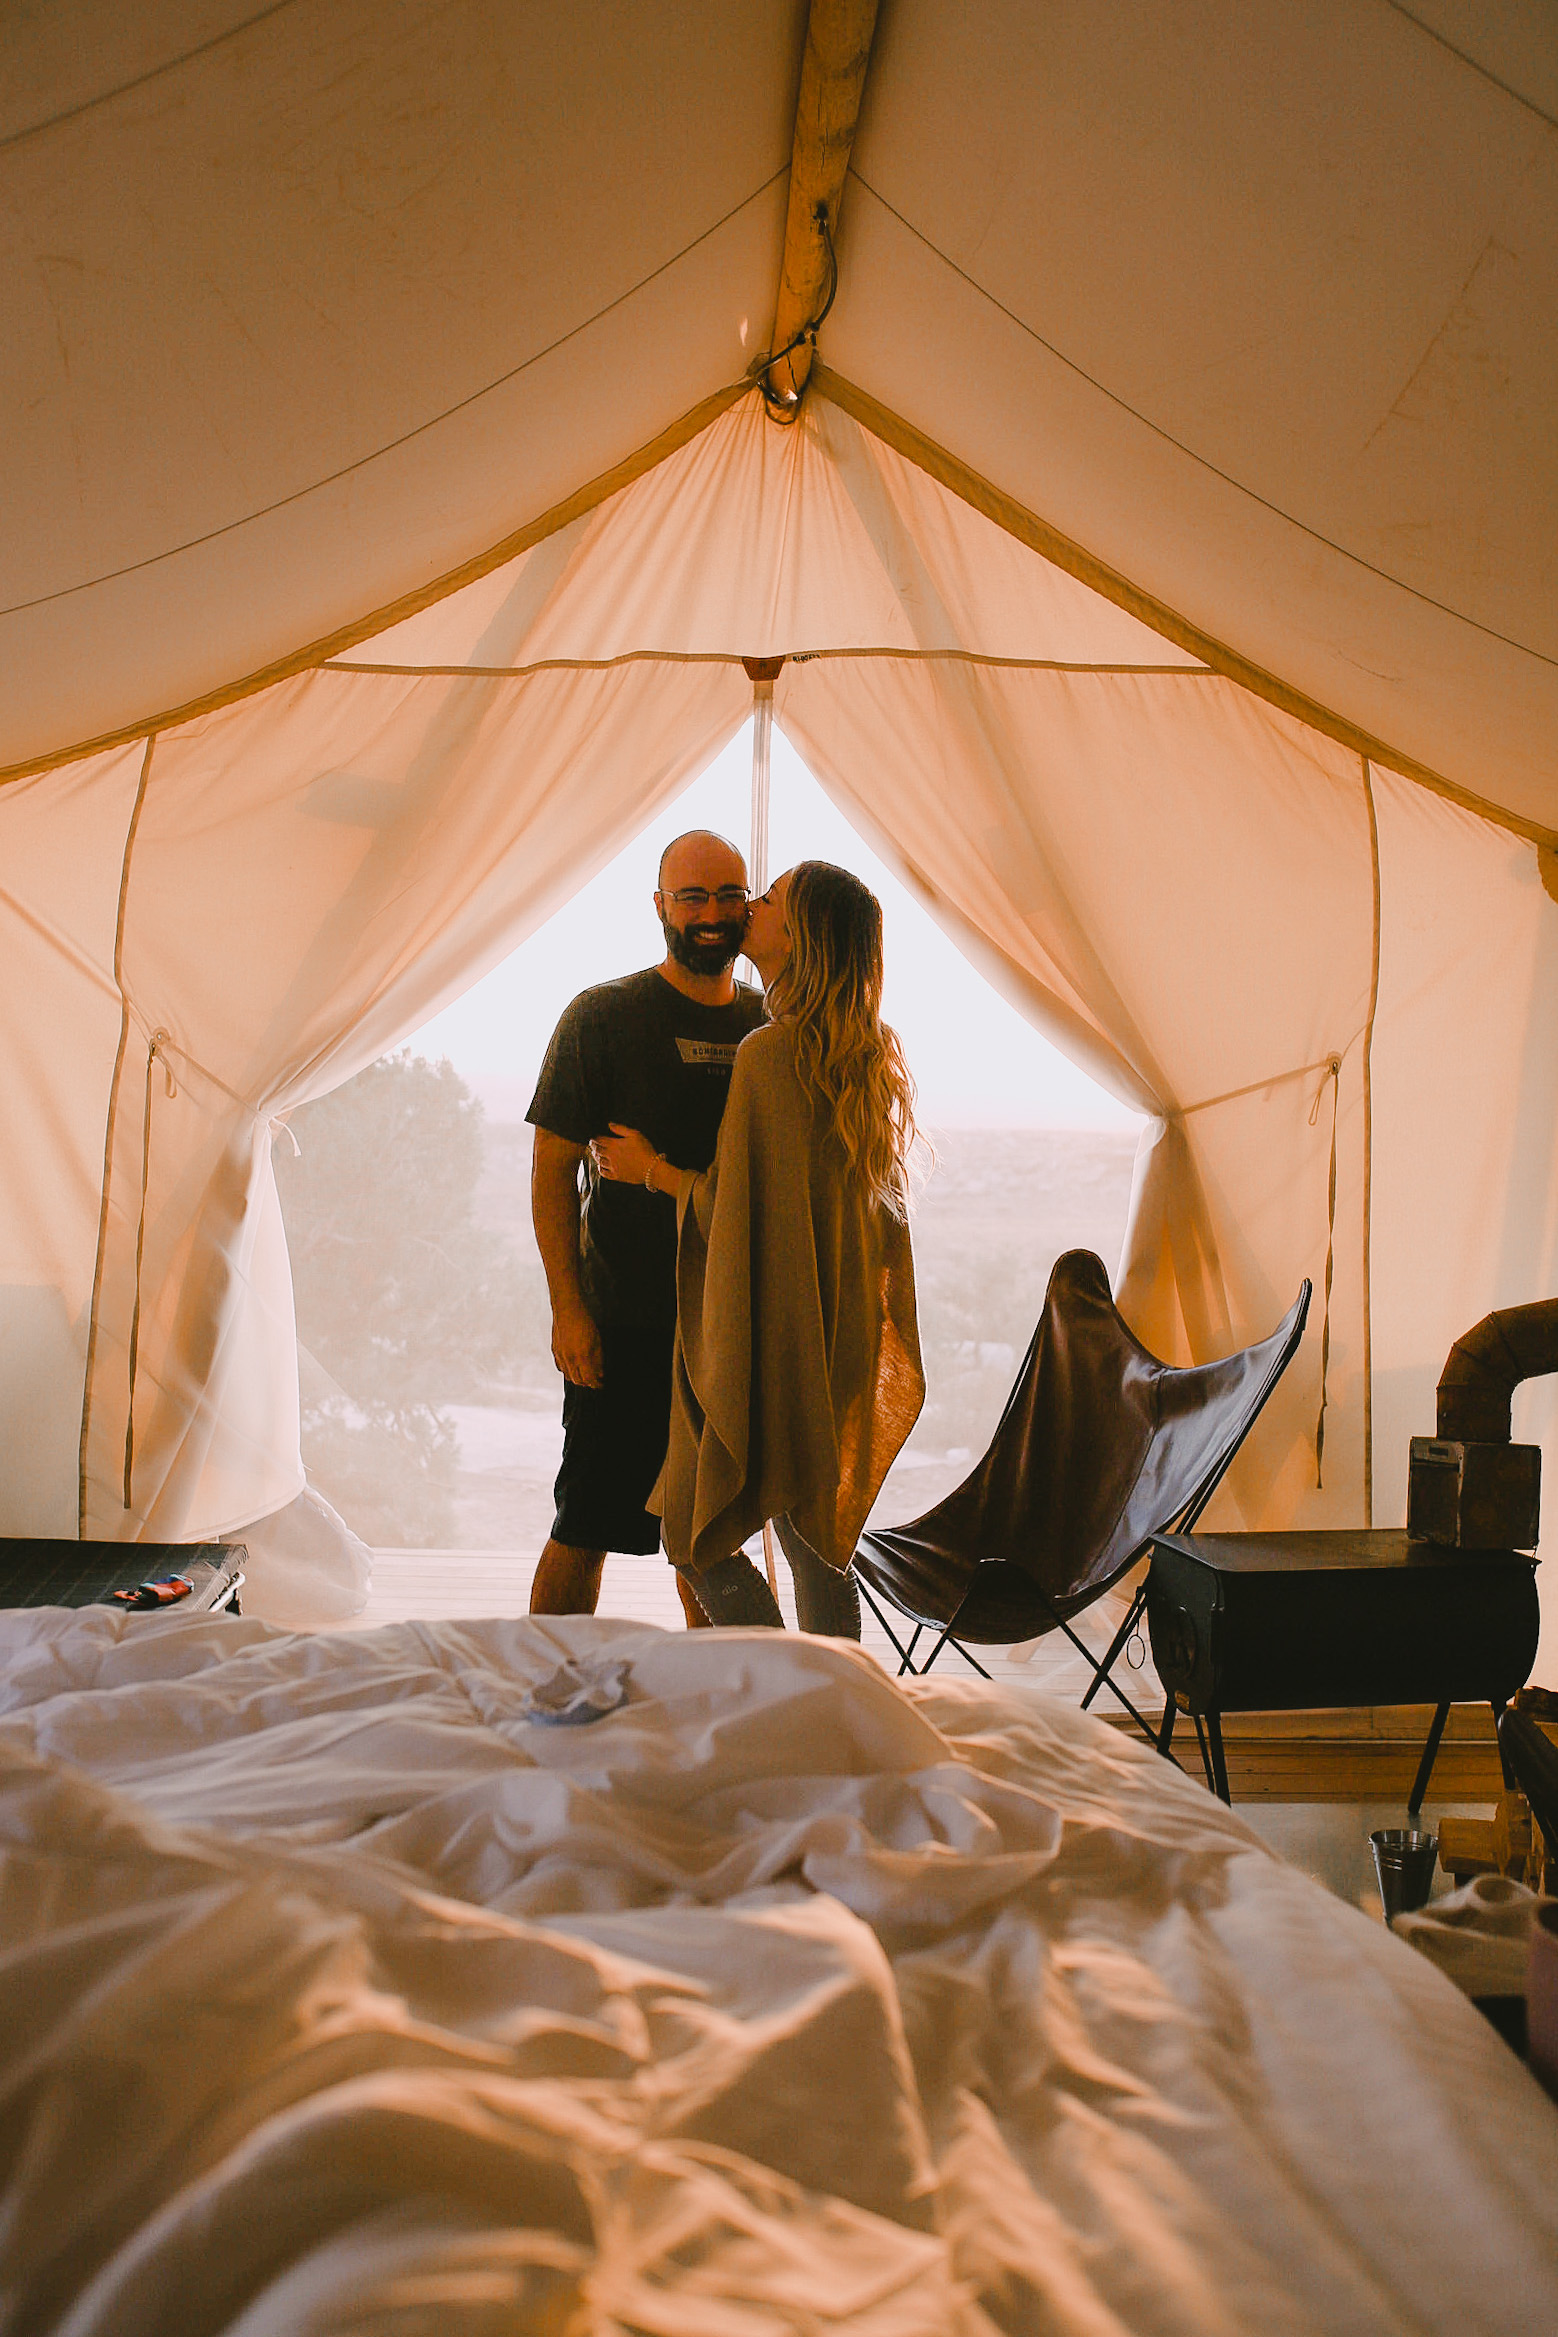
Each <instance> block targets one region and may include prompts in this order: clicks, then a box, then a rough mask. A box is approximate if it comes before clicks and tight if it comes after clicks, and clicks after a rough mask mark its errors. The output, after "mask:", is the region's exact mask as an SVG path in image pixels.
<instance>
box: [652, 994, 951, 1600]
mask: <svg viewBox="0 0 1558 2337" xmlns="http://www.w3.org/2000/svg"><path fill="white" fill-rule="evenodd" d="M680 1216H681V1224H680V1239H679V1244H678V1249H677V1262H676V1286H677V1326H676V1365H675V1372H674V1376H673V1392H672V1400H671V1441H670V1449H669V1451H668V1452H667V1454H666V1462H665V1468H664V1470H663V1472H662V1474H661V1478H660V1482H659V1485H658V1487H657V1488H656V1491H655V1493H654V1495H653V1496H652V1497H651V1502H650V1506H651V1508H653V1509H657V1510H658V1511H659V1512H660V1515H661V1517H662V1519H663V1521H664V1540H665V1547H666V1551H667V1554H668V1555H669V1557H670V1558H671V1559H672V1561H673V1562H674V1563H675V1564H678V1565H687V1566H692V1567H699V1566H709V1565H712V1564H714V1562H715V1561H716V1560H718V1559H720V1558H724V1557H728V1556H729V1554H730V1553H731V1551H733V1550H737V1549H739V1548H740V1547H741V1545H742V1543H743V1542H745V1541H746V1540H747V1538H748V1537H749V1536H750V1535H751V1534H753V1533H755V1532H756V1531H757V1530H758V1529H759V1528H760V1527H761V1526H762V1524H763V1522H764V1521H765V1519H769V1518H774V1517H779V1516H782V1515H785V1514H788V1515H789V1516H790V1517H791V1518H792V1519H793V1520H794V1522H795V1524H796V1526H797V1528H798V1529H799V1531H800V1533H801V1534H802V1535H803V1536H804V1537H805V1539H806V1540H807V1541H808V1542H809V1543H810V1544H811V1546H812V1548H813V1549H814V1550H815V1551H816V1552H817V1553H818V1555H819V1557H822V1558H825V1559H826V1560H827V1561H828V1563H829V1564H830V1565H831V1566H836V1567H838V1568H839V1569H840V1570H842V1569H843V1568H845V1567H847V1566H848V1564H849V1561H850V1558H851V1557H852V1555H853V1553H854V1549H855V1545H856V1543H857V1541H858V1540H859V1537H860V1530H861V1528H862V1527H863V1526H864V1524H865V1521H866V1518H867V1515H868V1514H869V1511H870V1508H871V1504H872V1503H873V1501H874V1500H875V1499H876V1496H877V1494H878V1492H879V1491H880V1489H881V1484H882V1480H883V1478H884V1477H885V1476H886V1474H887V1471H888V1469H889V1468H890V1466H891V1465H892V1462H893V1459H894V1457H895V1455H896V1454H897V1452H898V1450H899V1447H900V1446H901V1445H902V1444H903V1441H904V1439H905V1437H907V1435H908V1433H909V1431H910V1429H911V1428H912V1427H913V1425H914V1422H915V1419H916V1417H917V1415H918V1413H919V1409H920V1406H921V1404H922V1403H923V1402H924V1398H925V1376H924V1373H923V1372H922V1370H921V1368H920V1342H919V1330H918V1326H917V1323H916V1320H915V1309H914V1262H913V1258H912V1256H911V1254H910V1249H909V1234H908V1229H907V1227H906V1226H904V1225H903V1224H902V1223H901V1222H900V1221H899V1220H898V1219H896V1218H893V1217H891V1216H889V1215H888V1214H887V1212H886V1211H885V1210H881V1209H877V1208H873V1207H871V1206H869V1205H867V1204H866V1203H864V1202H863V1201H862V1200H861V1199H860V1197H859V1196H858V1194H857V1193H856V1191H855V1190H853V1189H852V1185H851V1182H850V1181H849V1180H848V1179H847V1177H846V1173H845V1165H844V1160H843V1156H842V1153H841V1152H840V1151H839V1148H838V1145H837V1142H836V1140H834V1139H832V1138H831V1137H828V1136H825V1135H823V1134H822V1133H821V1132H820V1130H819V1129H818V1127H817V1126H816V1125H815V1124H814V1121H813V1114H812V1107H811V1102H810V1099H809V1097H808V1095H807V1094H806V1092H805V1090H804V1089H803V1088H802V1086H801V1083H800V1080H799V1078H798V1076H797V1074H796V1069H795V1054H794V1041H793V1039H792V1037H791V1034H790V1033H789V1032H788V1031H787V1030H786V1029H785V1028H784V1027H783V1025H782V1024H781V1025H771V1026H769V1027H768V1028H766V1029H763V1030H759V1031H754V1032H753V1033H752V1035H751V1036H750V1037H749V1038H747V1039H745V1040H743V1042H742V1044H741V1047H740V1049H739V1051H738V1052H737V1055H736V1064H735V1070H734V1073H733V1075H732V1077H731V1083H730V1099H729V1101H728V1103H727V1104H726V1106H725V1117H724V1119H723V1121H722V1123H721V1126H720V1138H719V1149H718V1151H717V1152H716V1154H715V1156H714V1165H713V1167H712V1168H710V1169H709V1170H707V1171H706V1172H705V1173H704V1174H703V1175H702V1176H700V1177H699V1178H698V1179H697V1181H696V1183H695V1184H694V1186H693V1188H692V1190H691V1192H690V1193H689V1194H688V1195H687V1196H686V1198H685V1199H684V1200H683V1203H682V1206H681V1213H680Z"/></svg>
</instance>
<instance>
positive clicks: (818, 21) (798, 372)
mask: <svg viewBox="0 0 1558 2337" xmlns="http://www.w3.org/2000/svg"><path fill="white" fill-rule="evenodd" d="M876 11H877V0H811V13H810V15H809V17H808V19H807V24H806V53H805V56H804V58H803V59H802V62H801V92H800V97H799V99H798V100H797V103H796V108H795V144H794V147H793V149H792V152H791V158H790V206H789V211H788V213H787V215H786V219H785V229H784V259H783V261H782V263H781V265H780V269H779V297H778V300H777V302H776V303H775V307H774V329H773V335H772V338H771V339H770V341H769V344H768V346H769V351H770V355H769V358H768V362H767V364H766V365H765V366H764V368H763V374H762V386H763V394H764V396H765V397H766V398H767V400H768V410H769V412H770V413H771V414H773V415H774V417H775V418H776V420H780V421H793V420H794V418H795V415H796V413H797V412H798V410H799V408H800V402H801V392H802V391H803V390H804V389H805V387H806V379H807V376H808V374H809V373H810V372H811V361H812V354H813V350H814V348H815V328H816V326H817V324H818V323H819V321H820V320H821V318H822V316H823V315H824V314H825V313H826V311H827V309H828V307H829V306H830V305H831V302H832V298H833V292H834V289H835V286H836V284H837V281H838V278H837V264H836V261H835V258H834V244H835V239H836V237H837V234H838V214H839V202H840V199H841V197H842V195H843V191H844V176H845V173H846V171H847V170H848V169H849V152H850V148H851V147H852V146H853V144H854V142H855V125H856V124H857V123H858V121H859V119H860V101H861V97H862V95H863V94H864V91H865V85H866V67H867V66H868V65H869V63H870V61H871V36H872V34H873V32H874V31H875V29H876Z"/></svg>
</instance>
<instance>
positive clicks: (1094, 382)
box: [850, 171, 1558, 760]
mask: <svg viewBox="0 0 1558 2337" xmlns="http://www.w3.org/2000/svg"><path fill="white" fill-rule="evenodd" d="M850 175H851V177H852V178H853V179H854V180H855V183H856V184H857V185H858V186H860V187H862V188H863V189H864V190H865V192H866V193H867V194H868V195H869V196H871V198H872V200H873V201H874V202H877V203H879V204H880V205H881V207H882V209H883V210H884V211H885V212H887V213H888V215H889V217H891V218H893V219H896V220H897V222H898V224H899V226H900V227H902V228H903V229H904V230H905V232H906V233H907V234H909V235H912V236H913V237H914V239H915V241H916V242H917V243H921V244H923V245H924V247H925V249H926V250H927V251H928V252H929V253H931V255H932V256H933V257H934V258H935V259H938V260H940V262H941V264H942V266H943V267H944V268H948V269H950V270H951V272H952V274H953V275H954V276H956V277H957V279H958V281H959V282H960V283H962V284H966V285H967V286H968V288H969V290H970V291H971V292H973V293H975V294H977V296H978V297H979V298H980V299H981V300H984V301H986V302H988V304H989V305H990V307H991V308H993V309H994V310H995V311H996V313H997V314H998V315H999V316H1004V317H1005V318H1006V319H1007V321H1008V322H1009V323H1010V324H1013V325H1015V326H1016V328H1017V330H1018V331H1019V332H1020V333H1026V334H1027V336H1028V338H1029V340H1031V341H1033V342H1035V343H1036V344H1037V346H1038V347H1039V348H1041V349H1043V350H1044V351H1045V352H1046V354H1047V355H1049V356H1051V357H1053V358H1054V359H1055V362H1056V363H1057V364H1058V365H1063V366H1065V368H1066V370H1067V372H1068V373H1074V374H1075V375H1076V377H1077V379H1078V381H1085V382H1086V383H1087V385H1088V387H1089V389H1095V390H1096V391H1097V392H1098V394H1099V396H1100V397H1102V398H1107V399H1108V400H1109V403H1110V404H1111V405H1112V406H1117V407H1118V408H1119V410H1120V412H1121V413H1122V414H1128V415H1129V416H1130V418H1131V420H1132V421H1133V422H1139V423H1140V424H1141V426H1142V428H1143V429H1144V430H1150V431H1151V432H1152V435H1153V436H1154V438H1159V439H1161V440H1162V441H1163V444H1164V445H1165V446H1171V447H1173V449H1174V451H1175V453H1176V454H1182V455H1183V456H1184V457H1185V460H1186V461H1187V462H1192V463H1195V464H1196V465H1197V466H1198V467H1199V468H1200V469H1201V470H1204V471H1205V472H1207V473H1208V475H1209V476H1210V477H1212V478H1214V479H1221V481H1222V483H1223V485H1224V486H1225V487H1231V488H1232V489H1233V491H1234V493H1235V494H1236V495H1244V496H1247V497H1248V498H1249V500H1250V502H1252V503H1255V504H1258V505H1259V507H1260V509H1261V510H1262V511H1269V512H1270V513H1271V515H1272V517H1273V518H1274V519H1280V520H1281V521H1282V522H1283V524H1284V525H1285V526H1287V527H1291V528H1296V529H1297V531H1298V533H1299V534H1300V535H1305V536H1307V537H1308V538H1309V540H1310V542H1311V543H1315V544H1323V545H1324V546H1325V548H1326V550H1327V551H1330V552H1334V553H1335V554H1336V556H1337V558H1338V559H1339V560H1346V561H1347V562H1348V563H1349V564H1350V565H1351V566H1353V567H1355V568H1359V569H1361V570H1362V571H1363V573H1364V574H1365V575H1366V576H1374V577H1377V578H1378V579H1379V581H1380V583H1381V584H1388V585H1390V586H1392V587H1393V588H1394V590H1395V591H1397V592H1404V593H1407V594H1408V595H1409V596H1410V597H1411V598H1412V599H1413V600H1415V601H1420V602H1421V603H1422V605H1423V606H1424V607H1425V608H1430V609H1437V610H1438V612H1439V614H1440V615H1441V616H1445V617H1453V618H1454V619H1455V621H1456V623H1457V624H1460V625H1469V626H1470V627H1471V628H1472V630H1473V631H1474V632H1477V633H1481V634H1482V635H1483V636H1484V638H1485V639H1487V640H1489V641H1497V642H1499V643H1501V644H1502V645H1503V647H1504V648H1506V649H1513V650H1514V651H1516V653H1517V654H1518V655H1520V656H1522V657H1529V658H1532V659H1534V660H1535V661H1536V663H1537V664H1538V665H1547V666H1554V667H1558V657H1552V656H1549V655H1548V653H1547V651H1546V650H1543V649H1536V648H1534V647H1533V646H1532V644H1531V643H1530V642H1529V641H1516V640H1515V639H1514V638H1513V637H1512V636H1511V635H1510V634H1508V633H1501V632H1499V630H1498V628H1497V627H1496V626H1494V625H1485V624H1483V623H1482V621H1481V619H1480V618H1478V617H1472V616H1468V615H1467V613H1466V611H1465V610H1464V609H1457V608H1452V607H1451V606H1450V604H1449V602H1448V601H1442V600H1435V599H1434V597H1433V594H1432V593H1428V592H1421V591H1419V589H1418V587H1417V586H1416V585H1415V584H1408V583H1406V582H1405V580H1404V579H1403V578H1401V577H1399V576H1392V574H1391V573H1390V570H1389V569H1388V568H1378V567H1376V566H1375V564H1374V562H1373V561H1372V560H1365V559H1364V558H1363V556H1362V554H1361V553H1358V552H1350V551H1349V550H1348V549H1347V547H1346V545H1345V544H1339V543H1337V541H1336V540H1335V538H1334V537H1333V536H1328V535H1325V534H1323V533H1322V532H1321V530H1320V529H1319V528H1317V527H1311V526H1310V525H1309V523H1308V521H1307V520H1302V519H1298V518H1296V517H1295V516H1294V514H1293V513H1292V512H1291V511H1284V509H1283V508H1282V505H1281V504H1280V503H1273V502H1272V501H1271V500H1270V498H1269V497H1268V496H1265V495H1262V494H1260V493H1259V492H1258V490H1257V489H1256V488H1254V487H1248V486H1246V485H1245V483H1244V481H1243V480H1242V479H1237V478H1235V477H1234V475H1233V473H1232V471H1225V470H1222V469H1221V468H1220V467H1219V466H1218V465H1217V464H1216V463H1214V462H1213V461H1212V460H1211V459H1210V457H1209V456H1207V455H1204V454H1198V453H1197V452H1196V450H1195V448H1194V447H1193V446H1187V445H1186V443H1185V441H1184V440H1183V439H1182V438H1176V437H1175V436H1174V434H1173V432H1172V431H1171V430H1165V429H1164V427H1163V425H1162V423H1161V422H1154V421H1153V419H1152V417H1151V415H1150V414H1144V413H1143V412H1142V411H1141V409H1140V407H1139V406H1133V405H1132V404H1131V403H1130V401H1129V399H1127V398H1123V397H1122V396H1121V395H1120V393H1119V391H1118V390H1112V389H1111V388H1110V387H1109V385H1108V383H1107V382H1105V381H1100V380H1099V378H1098V376H1097V375H1096V374H1093V373H1089V372H1088V370H1087V368H1086V367H1085V366H1083V365H1079V364H1078V363H1077V361H1076V359H1075V358H1074V357H1068V356H1067V355H1066V353H1065V351H1064V350H1063V349H1058V348H1057V347H1056V346H1055V343H1054V342H1053V341H1046V339H1045V338H1044V335H1043V334H1042V333H1040V332H1037V331H1036V330H1035V329H1034V327H1033V326H1032V325H1030V324H1028V323H1027V322H1026V321H1025V320H1024V319H1023V318H1022V317H1020V316H1019V315H1018V314H1017V312H1016V310H1015V309H1011V308H1008V307H1007V306H1006V304H1005V302H1004V301H1002V300H999V299H997V297H996V295H995V294H994V293H993V292H990V291H988V290H987V289H986V288H985V286H984V285H983V284H981V283H980V281H979V279H978V277H977V276H971V275H969V273H968V271H967V269H966V268H960V267H959V266H958V263H957V261H956V260H954V259H953V258H952V257H951V256H950V254H948V253H947V252H944V251H943V250H942V248H941V246H940V245H939V244H937V243H933V242H932V241H931V239H930V237H929V236H928V235H926V234H924V233H923V232H922V230H921V229H920V228H918V227H916V226H915V224H914V222H913V220H912V219H907V218H905V216H904V214H903V213H902V212H901V211H900V210H898V209H897V208H896V207H895V206H894V205H893V204H891V203H889V201H888V200H887V197H886V196H885V195H879V194H878V193H877V191H876V189H875V187H873V186H872V185H871V183H870V181H869V180H868V179H863V178H862V177H861V176H860V174H859V172H858V171H852V172H851V174H850ZM1381 760H1383V757H1382V758H1381Z"/></svg>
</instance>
